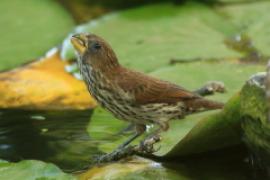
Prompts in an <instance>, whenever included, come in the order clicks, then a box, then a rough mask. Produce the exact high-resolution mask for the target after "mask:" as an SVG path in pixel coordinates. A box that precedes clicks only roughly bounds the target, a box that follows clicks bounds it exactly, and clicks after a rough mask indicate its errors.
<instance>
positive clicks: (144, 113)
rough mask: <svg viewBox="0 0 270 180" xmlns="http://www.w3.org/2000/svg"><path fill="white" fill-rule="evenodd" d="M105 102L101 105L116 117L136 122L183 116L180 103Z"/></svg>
mask: <svg viewBox="0 0 270 180" xmlns="http://www.w3.org/2000/svg"><path fill="white" fill-rule="evenodd" d="M106 102H108V101H106ZM106 102H105V103H101V105H102V106H103V107H104V108H105V109H107V110H109V111H110V112H111V113H112V114H113V115H114V116H115V117H116V118H118V119H122V120H126V121H129V122H133V123H136V124H151V123H159V121H168V120H170V119H175V118H180V117H182V116H184V114H183V111H182V107H183V106H182V104H175V105H168V104H162V103H159V104H149V105H134V104H132V103H131V102H128V101H125V100H121V101H111V102H110V103H106Z"/></svg>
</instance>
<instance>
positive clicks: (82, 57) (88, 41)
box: [71, 34, 223, 147]
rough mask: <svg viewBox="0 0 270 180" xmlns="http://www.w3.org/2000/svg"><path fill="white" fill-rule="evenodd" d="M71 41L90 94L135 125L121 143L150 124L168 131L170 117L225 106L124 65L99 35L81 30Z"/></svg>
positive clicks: (138, 133)
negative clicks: (132, 131)
mask: <svg viewBox="0 0 270 180" xmlns="http://www.w3.org/2000/svg"><path fill="white" fill-rule="evenodd" d="M71 42H72V44H73V46H74V48H75V49H76V51H77V54H78V64H79V68H80V72H81V74H82V76H83V79H84V81H85V83H86V85H87V87H88V90H89V92H90V94H91V95H92V96H93V97H94V98H95V99H96V101H97V102H98V103H99V104H100V105H101V106H102V107H103V108H105V109H107V110H108V111H110V112H111V113H112V114H113V115H114V116H115V117H116V118H118V119H122V120H125V121H129V122H132V123H133V124H135V126H136V134H135V135H134V136H132V137H131V138H130V139H128V141H126V142H125V143H124V144H123V145H122V146H121V147H124V146H126V145H128V144H129V143H130V142H131V141H133V140H134V139H135V138H137V137H138V136H139V135H141V134H142V133H143V132H144V131H145V129H146V125H147V124H156V125H158V126H159V127H160V128H159V130H163V131H166V130H168V128H169V125H168V121H169V120H170V119H178V118H184V117H185V115H188V114H192V113H195V112H201V111H205V110H212V109H219V108H222V107H223V104H222V103H219V102H214V101H210V100H207V99H204V98H202V97H201V96H199V95H197V94H194V93H192V92H190V91H188V90H186V89H184V88H182V87H180V86H178V85H176V84H173V83H170V82H167V81H163V80H159V79H156V78H154V77H151V76H148V75H146V74H143V73H140V72H136V71H133V70H130V69H127V68H125V67H123V66H122V65H120V64H119V62H118V59H117V56H116V54H115V53H114V51H113V49H112V48H111V46H110V45H109V44H108V43H107V42H106V41H105V40H104V39H102V38H101V37H99V36H96V35H94V34H78V35H74V36H72V38H71ZM159 130H158V132H159Z"/></svg>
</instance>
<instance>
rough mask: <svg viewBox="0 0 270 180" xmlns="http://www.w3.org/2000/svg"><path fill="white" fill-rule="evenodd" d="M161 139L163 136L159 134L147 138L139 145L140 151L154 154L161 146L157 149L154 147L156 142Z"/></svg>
mask: <svg viewBox="0 0 270 180" xmlns="http://www.w3.org/2000/svg"><path fill="white" fill-rule="evenodd" d="M160 140H161V137H160V136H159V135H154V136H152V137H150V138H147V139H145V140H144V141H142V142H141V143H140V144H139V145H138V150H137V151H138V152H140V153H143V154H152V153H154V152H157V151H158V150H159V149H160V147H158V148H157V149H155V148H154V144H155V143H157V142H159V141H160Z"/></svg>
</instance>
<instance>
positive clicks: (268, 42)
mask: <svg viewBox="0 0 270 180" xmlns="http://www.w3.org/2000/svg"><path fill="white" fill-rule="evenodd" d="M269 8H270V2H269V1H261V2H260V1H258V2H256V3H255V2H254V3H239V4H237V3H236V4H232V5H230V6H223V7H221V8H220V9H218V10H219V11H220V12H222V13H223V15H224V16H226V17H227V19H228V20H229V21H231V22H232V23H233V24H234V26H236V27H238V29H240V31H239V33H245V34H247V35H248V36H249V37H250V38H251V40H252V43H253V44H252V45H253V46H255V47H256V48H257V49H258V50H259V52H261V53H263V54H264V55H268V56H269V54H270V53H269V47H270V39H269V38H268V36H269V34H270V30H269V28H268V27H269V26H270V14H269Z"/></svg>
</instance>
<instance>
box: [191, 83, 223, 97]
mask: <svg viewBox="0 0 270 180" xmlns="http://www.w3.org/2000/svg"><path fill="white" fill-rule="evenodd" d="M194 92H195V93H196V94H199V95H201V96H207V95H212V94H214V93H216V92H218V93H224V92H226V89H225V85H224V83H223V82H221V81H208V82H207V83H206V84H205V85H204V86H203V87H201V88H200V89H198V90H196V91H194Z"/></svg>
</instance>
